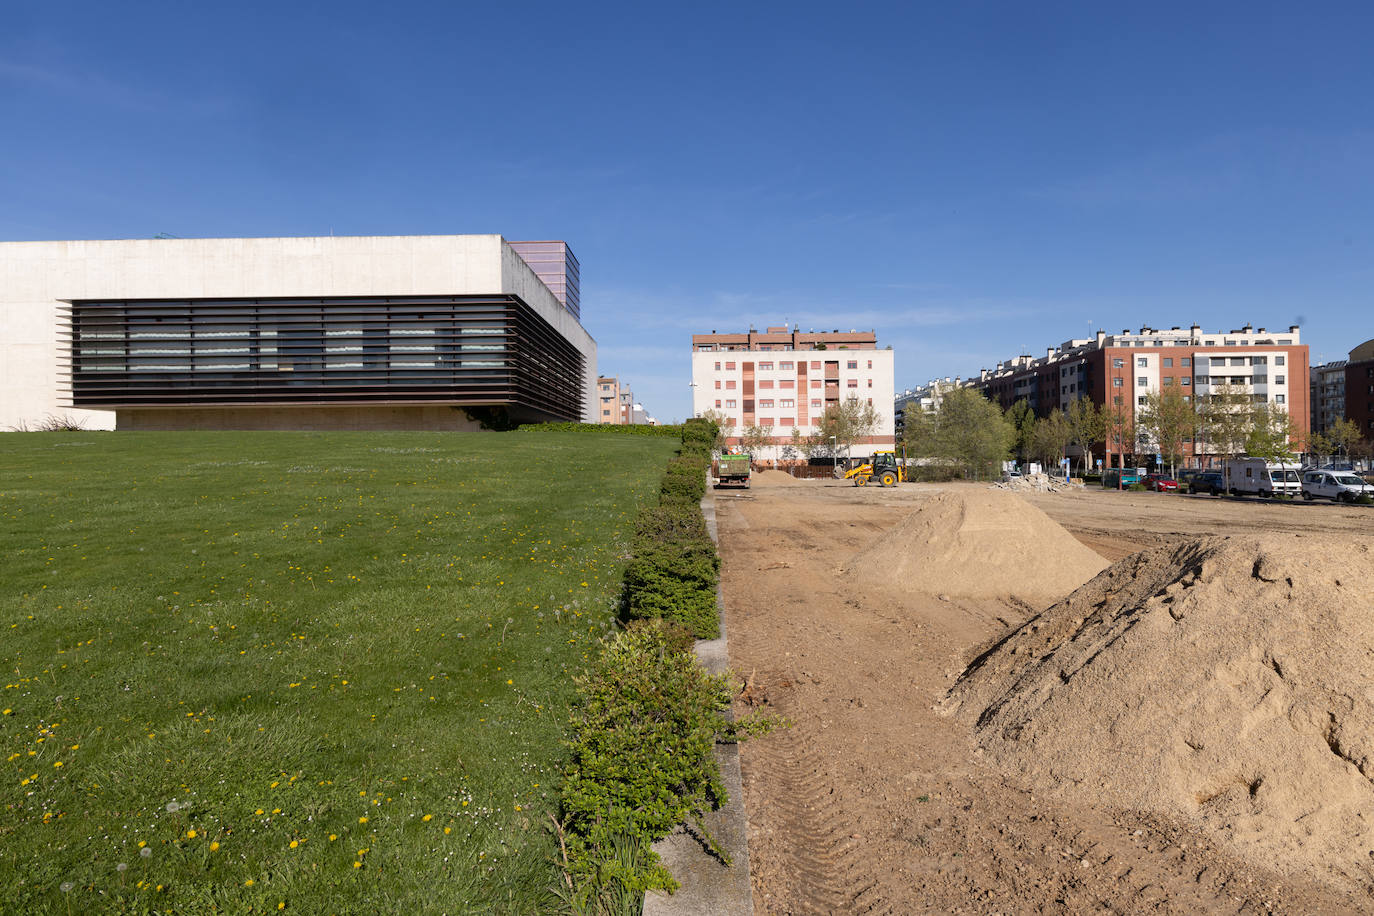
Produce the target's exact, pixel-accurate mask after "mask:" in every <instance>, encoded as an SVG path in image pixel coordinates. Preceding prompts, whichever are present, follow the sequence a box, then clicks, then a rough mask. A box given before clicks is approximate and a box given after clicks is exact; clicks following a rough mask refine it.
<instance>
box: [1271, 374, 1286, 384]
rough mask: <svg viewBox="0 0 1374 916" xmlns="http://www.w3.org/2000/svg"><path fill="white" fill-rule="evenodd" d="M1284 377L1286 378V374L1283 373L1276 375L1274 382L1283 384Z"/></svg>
mask: <svg viewBox="0 0 1374 916" xmlns="http://www.w3.org/2000/svg"><path fill="white" fill-rule="evenodd" d="M1284 378H1285V376H1282V375H1276V376H1274V384H1275V385H1282V384H1283V380H1284Z"/></svg>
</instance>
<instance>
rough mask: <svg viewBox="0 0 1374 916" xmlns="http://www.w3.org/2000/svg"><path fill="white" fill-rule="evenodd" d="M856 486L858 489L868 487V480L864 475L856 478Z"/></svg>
mask: <svg viewBox="0 0 1374 916" xmlns="http://www.w3.org/2000/svg"><path fill="white" fill-rule="evenodd" d="M854 486H856V487H866V486H868V478H867V477H865V476H864V475H862V474H860V475H859V476H858V477H855V478H854Z"/></svg>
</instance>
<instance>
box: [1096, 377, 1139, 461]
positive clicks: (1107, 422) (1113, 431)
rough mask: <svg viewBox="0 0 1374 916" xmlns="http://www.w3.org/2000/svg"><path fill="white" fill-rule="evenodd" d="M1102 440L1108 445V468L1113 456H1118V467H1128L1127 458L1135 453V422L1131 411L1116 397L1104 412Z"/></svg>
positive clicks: (1118, 396) (1120, 397)
mask: <svg viewBox="0 0 1374 916" xmlns="http://www.w3.org/2000/svg"><path fill="white" fill-rule="evenodd" d="M1102 431H1103V435H1102V439H1103V441H1104V442H1105V443H1106V445H1107V458H1108V461H1107V466H1109V467H1110V466H1111V460H1110V459H1111V456H1112V454H1113V453H1115V454H1116V456H1117V457H1116V466H1117V467H1121V468H1124V467H1125V466H1126V456H1127V455H1130V454H1134V453H1135V420H1134V418H1133V417H1132V416H1131V410H1130V408H1129V407H1127V406H1126V405H1125V404H1124V403H1123V402H1122V396H1121V395H1116V396H1115V397H1113V398H1112V403H1111V404H1110V405H1108V406H1107V407H1104V408H1103V410H1102Z"/></svg>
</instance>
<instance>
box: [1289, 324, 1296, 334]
mask: <svg viewBox="0 0 1374 916" xmlns="http://www.w3.org/2000/svg"><path fill="white" fill-rule="evenodd" d="M1288 333H1289V334H1296V333H1298V325H1296V324H1290V325H1289V326H1288Z"/></svg>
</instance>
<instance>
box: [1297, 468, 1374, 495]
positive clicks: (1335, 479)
mask: <svg viewBox="0 0 1374 916" xmlns="http://www.w3.org/2000/svg"><path fill="white" fill-rule="evenodd" d="M1318 496H1320V497H1322V498H1324V499H1329V500H1331V501H1332V502H1336V501H1338V500H1339V501H1342V502H1354V501H1355V500H1357V499H1359V498H1360V497H1361V496H1374V484H1369V483H1365V482H1364V481H1363V480H1361V479H1360V478H1359V477H1356V476H1355V475H1354V474H1352V473H1350V472H1349V471H1308V472H1307V473H1305V474H1303V475H1302V498H1303V499H1316V498H1317V497H1318Z"/></svg>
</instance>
